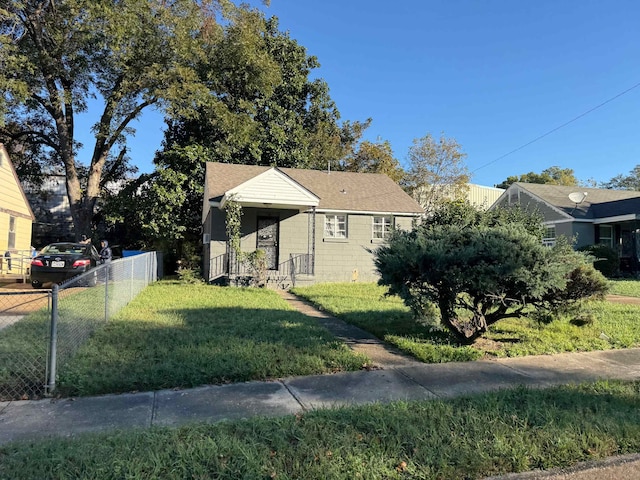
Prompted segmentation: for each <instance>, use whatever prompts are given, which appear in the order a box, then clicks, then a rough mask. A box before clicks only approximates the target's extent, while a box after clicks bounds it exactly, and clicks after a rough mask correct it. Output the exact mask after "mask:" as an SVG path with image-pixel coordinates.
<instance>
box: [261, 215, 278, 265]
mask: <svg viewBox="0 0 640 480" xmlns="http://www.w3.org/2000/svg"><path fill="white" fill-rule="evenodd" d="M256 249H259V250H264V253H265V254H266V257H267V269H269V270H277V269H278V218H277V217H258V240H257V245H256Z"/></svg>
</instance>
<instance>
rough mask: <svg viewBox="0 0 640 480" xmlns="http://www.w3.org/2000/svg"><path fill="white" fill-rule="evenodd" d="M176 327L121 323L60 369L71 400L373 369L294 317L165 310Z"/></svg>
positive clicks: (244, 311) (276, 312)
mask: <svg viewBox="0 0 640 480" xmlns="http://www.w3.org/2000/svg"><path fill="white" fill-rule="evenodd" d="M158 314H159V316H160V317H162V318H170V319H171V321H165V322H164V323H162V322H161V321H137V320H127V319H124V320H116V321H113V322H111V323H110V324H109V325H107V326H106V327H105V328H104V329H101V330H99V331H98V332H96V333H95V335H94V336H93V337H92V338H91V339H90V340H89V341H88V342H87V343H86V344H85V345H84V346H83V347H82V348H81V350H80V351H79V352H78V354H77V355H76V356H75V357H74V358H73V359H72V360H71V361H70V362H68V363H67V364H65V365H63V366H62V367H61V369H60V381H59V384H58V385H59V388H60V391H61V392H62V393H63V394H65V395H96V394H104V393H120V392H129V391H146V390H157V389H165V388H178V387H179V388H187V387H194V386H197V385H204V384H224V383H232V382H243V381H249V380H266V379H274V378H280V377H285V376H295V375H313V374H321V373H329V372H336V371H343V370H358V369H360V368H361V367H362V366H363V364H365V363H367V358H366V357H365V356H363V355H358V354H355V353H353V352H352V351H351V350H349V349H348V347H346V346H345V345H344V344H342V343H341V342H340V341H338V340H336V338H335V337H334V336H333V335H331V334H330V333H329V332H328V331H327V330H326V329H325V328H323V327H321V326H319V325H318V324H317V323H316V321H315V320H313V319H311V318H309V317H307V316H305V315H303V314H301V313H299V312H295V311H285V310H261V309H242V308H207V309H184V310H183V309H172V310H160V311H158Z"/></svg>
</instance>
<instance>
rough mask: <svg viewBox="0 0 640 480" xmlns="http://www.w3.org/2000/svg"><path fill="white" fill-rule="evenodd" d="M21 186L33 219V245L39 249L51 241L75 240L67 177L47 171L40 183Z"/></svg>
mask: <svg viewBox="0 0 640 480" xmlns="http://www.w3.org/2000/svg"><path fill="white" fill-rule="evenodd" d="M22 186H23V187H24V191H25V194H26V195H27V198H28V199H29V202H30V203H31V206H32V207H33V213H34V215H35V218H36V221H35V223H34V224H33V243H34V245H35V246H36V247H38V248H41V247H44V246H45V245H48V244H49V243H53V242H64V241H75V234H74V228H73V219H72V218H71V208H70V207H69V199H68V197H67V186H66V177H65V176H64V175H62V174H60V175H58V174H47V175H44V178H43V180H42V185H37V186H35V185H31V184H29V183H26V182H25V183H23V185H22Z"/></svg>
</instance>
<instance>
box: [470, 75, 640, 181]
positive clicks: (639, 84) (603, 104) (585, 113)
mask: <svg viewBox="0 0 640 480" xmlns="http://www.w3.org/2000/svg"><path fill="white" fill-rule="evenodd" d="M637 87H640V82H638V83H636V84H635V85H633V86H632V87H630V88H627V89H626V90H625V91H623V92H620V93H618V94H617V95H615V96H613V97H611V98H610V99H608V100H605V101H604V102H602V103H601V104H600V105H596V106H595V107H593V108H591V109H589V110H587V111H586V112H584V113H581V114H580V115H578V116H577V117H575V118H572V119H571V120H569V121H568V122H565V123H563V124H562V125H560V126H558V127H556V128H554V129H553V130H549V131H548V132H547V133H543V134H542V135H540V136H539V137H536V138H534V139H533V140H531V141H530V142H527V143H525V144H524V145H521V146H519V147H518V148H516V149H514V150H511V151H510V152H508V153H505V154H504V155H502V156H500V157H498V158H496V159H495V160H491V161H490V162H488V163H485V164H484V165H480V166H479V167H478V168H476V169H475V170H472V171H471V173H475V172H477V171H478V170H480V169H482V168H485V167H488V166H489V165H492V164H494V163H496V162H497V161H500V160H502V159H503V158H505V157H508V156H509V155H511V154H513V153H516V152H517V151H519V150H522V149H523V148H525V147H528V146H529V145H531V144H532V143H535V142H537V141H538V140H541V139H543V138H544V137H546V136H548V135H551V134H552V133H554V132H557V131H558V130H560V129H561V128H564V127H566V126H567V125H569V124H570V123H573V122H575V121H576V120H579V119H581V118H582V117H584V116H586V115H589V114H590V113H591V112H593V111H595V110H597V109H599V108H600V107H604V106H605V105H606V104H607V103H611V102H613V101H614V100H615V99H616V98H618V97H621V96H623V95H624V94H626V93H629V92H630V91H631V90H633V89H634V88H637Z"/></svg>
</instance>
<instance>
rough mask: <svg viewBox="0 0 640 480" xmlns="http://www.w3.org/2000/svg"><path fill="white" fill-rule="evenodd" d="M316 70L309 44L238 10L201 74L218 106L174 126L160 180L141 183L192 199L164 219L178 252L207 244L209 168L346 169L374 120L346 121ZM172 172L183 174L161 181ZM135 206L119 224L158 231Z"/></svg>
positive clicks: (160, 158)
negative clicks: (215, 164)
mask: <svg viewBox="0 0 640 480" xmlns="http://www.w3.org/2000/svg"><path fill="white" fill-rule="evenodd" d="M318 66H319V64H318V61H317V59H316V58H315V57H313V56H309V55H308V54H307V52H306V49H305V48H304V47H303V46H301V45H299V44H298V43H297V42H296V41H295V40H293V39H291V38H290V37H289V35H288V34H287V33H285V32H281V31H279V30H278V21H277V19H276V18H270V19H266V18H265V17H264V15H263V14H262V12H260V11H257V10H245V11H241V12H239V13H238V19H237V21H236V22H234V23H232V24H229V25H226V26H225V28H224V29H223V32H222V38H221V39H220V41H219V42H218V43H217V44H216V45H215V46H214V47H212V49H211V51H210V54H209V61H208V62H203V63H202V64H201V65H200V68H199V71H198V73H199V75H200V78H201V80H202V82H203V83H204V84H205V85H206V86H207V88H208V90H209V92H210V93H209V94H210V95H211V96H212V97H214V98H216V99H217V100H218V101H217V102H215V103H211V104H206V105H203V106H201V107H200V108H199V109H198V113H197V115H195V116H193V117H177V118H174V119H171V120H170V121H169V122H168V128H167V130H166V133H165V138H164V140H163V146H162V149H161V150H160V151H159V152H158V154H157V155H156V158H155V160H154V162H155V165H156V173H155V174H154V175H152V176H151V177H145V178H144V179H142V180H141V181H140V182H139V183H141V184H142V183H148V182H151V183H153V182H155V181H157V180H161V181H162V182H163V184H166V182H167V181H173V182H175V191H176V192H184V194H185V195H186V196H185V199H184V201H182V202H181V203H180V204H179V205H176V206H175V208H174V209H173V211H172V216H171V217H170V218H166V221H167V222H169V223H171V225H166V226H165V228H163V229H160V230H158V231H159V232H173V234H174V235H173V238H172V239H171V240H172V245H173V246H174V247H175V248H174V249H175V250H176V251H177V250H181V249H182V248H183V246H184V245H185V243H195V242H199V240H200V226H201V213H202V212H201V209H202V193H203V185H204V169H205V163H206V162H207V161H221V162H227V163H241V164H250V165H277V166H280V167H297V168H321V169H323V168H327V167H328V166H329V165H331V168H341V160H342V159H343V158H344V157H345V156H347V155H350V154H351V153H352V152H353V150H354V148H355V147H354V146H355V145H356V143H357V142H358V140H359V139H360V137H361V135H362V131H363V130H364V129H365V128H366V126H367V125H368V124H369V121H368V120H367V121H364V122H348V121H345V122H341V121H340V114H339V112H338V109H337V107H336V105H335V104H334V102H333V101H332V100H331V98H330V96H329V88H328V86H327V84H326V82H324V81H323V80H321V79H312V78H310V76H311V72H312V70H313V69H315V68H317V67H318ZM168 170H171V171H173V172H175V173H176V175H171V176H167V175H163V176H160V175H158V172H166V171H168ZM178 174H182V175H178ZM131 191H135V188H133V189H132V190H131ZM153 191H154V190H153V189H150V190H147V192H148V193H150V194H151V193H153ZM159 191H164V189H160V190H159ZM125 203H126V202H125ZM128 205H129V207H128V208H127V209H126V210H128V212H127V211H123V210H122V207H124V206H125V205H124V204H123V202H120V205H119V207H118V208H117V209H113V208H112V209H111V210H112V213H111V214H112V217H113V219H117V220H118V221H123V220H124V219H125V218H128V217H131V216H133V217H139V216H143V217H146V218H141V219H140V222H141V224H143V225H148V226H151V225H152V224H157V223H158V222H157V220H156V219H154V218H151V217H150V215H149V213H148V212H138V211H137V210H136V208H135V204H134V203H132V202H129V203H128ZM114 215H115V217H114ZM153 231H155V230H154V229H153V228H151V229H148V228H146V227H145V228H144V229H141V230H140V232H151V233H152V232H153ZM147 240H153V239H149V238H147ZM156 240H161V239H159V238H157V239H156ZM179 254H180V252H178V255H179Z"/></svg>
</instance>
